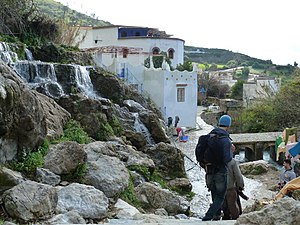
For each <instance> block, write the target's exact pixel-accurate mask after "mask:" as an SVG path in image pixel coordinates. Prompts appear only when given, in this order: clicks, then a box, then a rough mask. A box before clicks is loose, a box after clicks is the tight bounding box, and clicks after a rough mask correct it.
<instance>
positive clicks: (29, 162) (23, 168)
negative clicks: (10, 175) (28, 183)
mask: <svg viewBox="0 0 300 225" xmlns="http://www.w3.org/2000/svg"><path fill="white" fill-rule="evenodd" d="M48 150H49V141H48V140H45V141H44V143H43V144H42V145H41V146H40V147H39V148H38V150H37V151H33V150H24V151H23V155H22V156H21V157H20V159H19V161H18V162H15V163H10V164H9V165H8V167H9V168H11V169H13V170H16V171H19V172H21V173H24V174H25V175H27V176H29V177H30V176H34V174H35V171H36V168H39V167H43V166H44V156H45V155H46V154H47V153H48Z"/></svg>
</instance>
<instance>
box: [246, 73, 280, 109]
mask: <svg viewBox="0 0 300 225" xmlns="http://www.w3.org/2000/svg"><path fill="white" fill-rule="evenodd" d="M280 86H281V80H280V79H278V78H274V77H265V76H253V78H252V79H249V80H248V82H247V83H244V84H243V104H244V107H248V106H250V105H251V104H254V103H256V102H258V101H260V100H262V99H265V98H267V97H271V96H274V95H275V94H276V93H277V92H278V91H279V89H280Z"/></svg>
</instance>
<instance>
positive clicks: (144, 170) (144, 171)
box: [128, 165, 151, 180]
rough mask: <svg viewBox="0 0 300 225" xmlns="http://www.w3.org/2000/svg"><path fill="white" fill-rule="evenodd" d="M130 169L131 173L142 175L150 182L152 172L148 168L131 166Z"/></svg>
mask: <svg viewBox="0 0 300 225" xmlns="http://www.w3.org/2000/svg"><path fill="white" fill-rule="evenodd" d="M128 169H129V170H130V171H136V172H138V173H139V174H141V175H142V176H143V177H144V178H145V179H146V180H150V177H151V172H150V171H149V168H148V167H147V166H142V165H131V166H128Z"/></svg>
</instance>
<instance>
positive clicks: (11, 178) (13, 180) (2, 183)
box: [0, 166, 26, 195]
mask: <svg viewBox="0 0 300 225" xmlns="http://www.w3.org/2000/svg"><path fill="white" fill-rule="evenodd" d="M25 180H26V179H25V178H24V177H23V176H22V174H21V173H19V172H16V171H13V170H11V169H8V168H6V167H2V166H0V195H1V194H2V193H3V192H4V191H6V190H8V189H10V188H12V187H14V186H16V185H18V184H20V183H22V182H24V181H25Z"/></svg>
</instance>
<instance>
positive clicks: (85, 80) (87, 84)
mask: <svg viewBox="0 0 300 225" xmlns="http://www.w3.org/2000/svg"><path fill="white" fill-rule="evenodd" d="M75 75H76V76H75V77H76V81H77V85H78V87H79V88H80V89H82V90H84V92H85V93H86V94H87V96H89V97H90V98H95V97H97V96H96V94H95V92H94V90H93V89H94V88H93V84H92V81H91V78H90V73H89V71H88V70H87V68H86V67H84V66H79V65H76V66H75Z"/></svg>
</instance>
